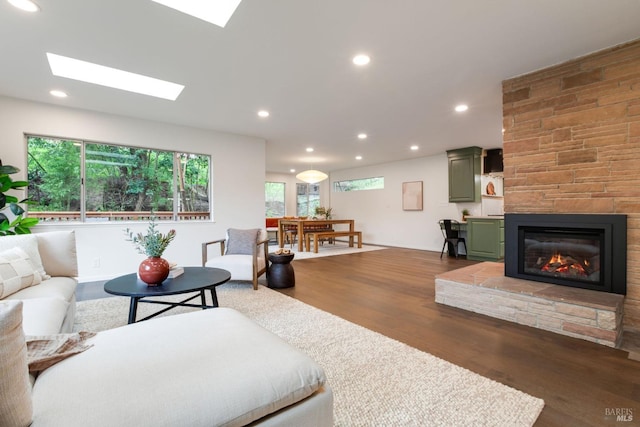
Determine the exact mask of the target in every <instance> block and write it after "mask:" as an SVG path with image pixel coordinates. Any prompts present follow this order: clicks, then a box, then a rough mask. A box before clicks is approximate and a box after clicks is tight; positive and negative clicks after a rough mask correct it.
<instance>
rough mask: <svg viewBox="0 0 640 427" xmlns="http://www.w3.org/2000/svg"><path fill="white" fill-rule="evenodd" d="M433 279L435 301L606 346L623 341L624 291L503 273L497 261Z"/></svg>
mask: <svg viewBox="0 0 640 427" xmlns="http://www.w3.org/2000/svg"><path fill="white" fill-rule="evenodd" d="M435 282H436V298H435V300H436V302H437V303H439V304H444V305H449V306H452V307H457V308H461V309H464V310H468V311H472V312H475V313H479V314H484V315H487V316H491V317H496V318H499V319H503V320H507V321H511V322H515V323H519V324H521V325H526V326H531V327H535V328H539V329H544V330H547V331H551V332H555V333H558V334H562V335H567V336H571V337H575V338H580V339H584V340H587V341H592V342H595V343H598V344H603V345H606V346H609V347H616V348H617V347H619V346H620V344H621V342H622V318H623V303H624V296H623V295H619V294H612V293H606V292H599V291H593V290H589V289H580V288H571V287H567V286H558V285H554V284H549V283H541V282H533V281H529V280H523V279H518V278H513V277H506V276H505V275H504V264H502V263H499V262H483V263H479V264H475V265H471V266H468V267H464V268H461V269H458V270H453V271H449V272H446V273H443V274H440V275H437V276H436V281H435Z"/></svg>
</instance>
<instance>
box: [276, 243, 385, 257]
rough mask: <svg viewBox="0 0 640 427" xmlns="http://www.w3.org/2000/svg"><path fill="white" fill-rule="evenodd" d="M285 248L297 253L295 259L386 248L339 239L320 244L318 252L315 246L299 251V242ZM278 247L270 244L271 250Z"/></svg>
mask: <svg viewBox="0 0 640 427" xmlns="http://www.w3.org/2000/svg"><path fill="white" fill-rule="evenodd" d="M284 248H285V249H289V250H290V251H291V252H293V253H294V254H296V255H295V257H294V259H293V260H294V261H295V260H301V259H309V258H318V257H325V256H333V255H346V254H357V253H359V252H369V251H379V250H381V249H386V248H385V247H383V246H374V245H362V247H361V248H359V247H357V246H354V247H350V246H349V244H348V243H347V242H343V241H337V242H335V243H325V244H323V245H319V246H318V253H315V252H313V248H312V249H311V251H310V252H307V251H304V252H299V251H298V244H297V243H296V244H294V245H293V247H291V245H285V247H284ZM277 249H278V245H270V246H269V252H275V251H276V250H277Z"/></svg>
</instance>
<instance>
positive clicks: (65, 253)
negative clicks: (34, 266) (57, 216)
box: [34, 230, 78, 277]
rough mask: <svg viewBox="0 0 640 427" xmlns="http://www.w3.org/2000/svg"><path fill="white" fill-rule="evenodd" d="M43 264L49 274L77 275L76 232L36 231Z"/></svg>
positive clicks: (53, 275)
mask: <svg viewBox="0 0 640 427" xmlns="http://www.w3.org/2000/svg"><path fill="white" fill-rule="evenodd" d="M34 235H35V236H36V237H37V239H38V252H40V258H41V259H42V266H43V267H44V271H46V272H47V274H48V275H50V276H52V277H55V276H64V277H77V276H78V254H77V251H76V234H75V232H74V231H73V230H71V231H50V232H46V233H35V234H34Z"/></svg>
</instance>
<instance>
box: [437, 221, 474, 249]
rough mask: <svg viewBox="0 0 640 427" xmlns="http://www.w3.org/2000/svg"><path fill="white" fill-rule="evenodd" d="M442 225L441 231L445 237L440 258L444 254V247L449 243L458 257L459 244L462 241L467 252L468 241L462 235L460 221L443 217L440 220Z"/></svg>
mask: <svg viewBox="0 0 640 427" xmlns="http://www.w3.org/2000/svg"><path fill="white" fill-rule="evenodd" d="M438 224H439V225H440V231H441V232H442V236H443V237H444V243H443V245H442V252H440V258H442V254H444V249H445V248H446V247H447V244H449V247H450V248H452V249H453V254H454V255H455V256H456V258H458V245H459V244H460V243H462V246H464V252H465V253H467V242H466V241H465V239H464V237H460V232H459V231H458V230H460V223H459V222H458V221H456V220H454V219H441V220H440V221H438Z"/></svg>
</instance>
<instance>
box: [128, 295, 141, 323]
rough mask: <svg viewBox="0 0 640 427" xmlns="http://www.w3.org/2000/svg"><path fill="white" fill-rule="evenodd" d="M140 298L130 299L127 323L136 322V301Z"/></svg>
mask: <svg viewBox="0 0 640 427" xmlns="http://www.w3.org/2000/svg"><path fill="white" fill-rule="evenodd" d="M139 299H140V297H131V301H130V302H129V320H128V323H129V324H131V323H135V322H136V314H137V313H138V300H139Z"/></svg>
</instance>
